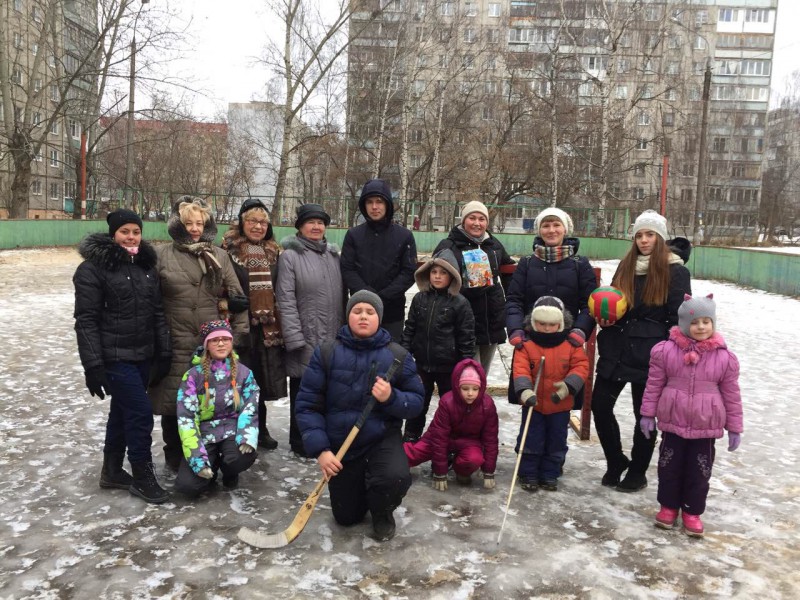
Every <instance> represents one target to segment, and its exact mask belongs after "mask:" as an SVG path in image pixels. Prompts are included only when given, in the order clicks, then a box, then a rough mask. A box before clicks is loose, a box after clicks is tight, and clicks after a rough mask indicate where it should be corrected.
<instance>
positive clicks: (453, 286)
mask: <svg viewBox="0 0 800 600" xmlns="http://www.w3.org/2000/svg"><path fill="white" fill-rule="evenodd" d="M414 279H416V282H417V287H418V288H419V293H418V294H417V295H416V296H414V299H413V300H412V301H411V308H410V309H409V311H408V319H407V320H406V325H405V329H404V331H403V338H402V341H401V342H400V343H401V344H402V346H403V347H404V348H407V349H408V350H409V351H410V352H411V353H412V354H413V355H414V360H415V361H416V363H417V372H418V373H419V376H420V379H422V384H423V386H424V387H425V404H424V407H423V409H422V412H421V413H420V414H419V415H418V416H417V417H415V418H413V419H409V420H407V421H406V428H405V435H404V436H403V440H404V441H406V442H413V441H416V440H417V439H418V438H419V437H420V436H421V435H422V430H423V429H424V428H425V415H426V414H427V413H428V407H429V406H430V404H431V396H433V385H434V384H436V386H437V387H438V388H439V397H441V396H442V395H443V394H445V393H446V392H449V391H450V390H451V388H452V383H451V380H450V374H451V373H452V372H453V368H454V367H455V366H456V364H457V363H458V362H460V361H461V360H463V359H465V358H472V355H473V353H474V352H475V317H474V315H473V314H472V308H471V307H470V304H469V302H468V301H467V299H466V298H464V296H462V295H461V294H460V291H461V275H460V274H459V272H458V261H457V260H456V257H455V255H454V254H453V252H452V251H451V250H442V251H441V252H438V253H436V254H434V255H433V258H431V259H429V260H428V261H426V262H425V264H423V265H422V266H421V267H420V268H419V269H417V271H416V273H414Z"/></svg>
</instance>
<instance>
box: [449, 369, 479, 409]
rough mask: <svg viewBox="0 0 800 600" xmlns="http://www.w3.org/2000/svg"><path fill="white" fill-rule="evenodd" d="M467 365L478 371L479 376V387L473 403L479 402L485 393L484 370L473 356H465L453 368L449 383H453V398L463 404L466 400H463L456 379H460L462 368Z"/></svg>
mask: <svg viewBox="0 0 800 600" xmlns="http://www.w3.org/2000/svg"><path fill="white" fill-rule="evenodd" d="M467 367H472V368H473V369H475V370H476V371H477V372H478V377H480V378H481V388H480V391H479V392H478V398H477V399H476V400H475V402H473V404H475V403H477V402H479V401H480V399H481V398H483V395H484V394H485V393H486V371H484V370H483V367H482V366H481V363H479V362H478V361H477V360H475V359H474V358H465V359H464V360H462V361H461V362H459V363H458V364H457V365H456V366H455V367H454V368H453V374H452V375H451V376H450V383H452V385H453V398H455V399H456V400H458V401H459V402H460V403H462V404H465V405H466V402H464V396H462V395H461V388H460V387H459V386H458V381H459V380H460V379H461V373H463V372H464V369H466V368H467Z"/></svg>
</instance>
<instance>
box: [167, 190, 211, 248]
mask: <svg viewBox="0 0 800 600" xmlns="http://www.w3.org/2000/svg"><path fill="white" fill-rule="evenodd" d="M183 202H191V203H193V204H197V205H198V206H200V207H202V208H207V204H206V201H205V200H203V199H202V198H195V197H194V196H181V197H180V198H178V199H177V200H176V201H175V202H174V204H173V205H172V212H171V213H170V216H169V220H168V221H167V233H169V236H170V237H171V238H172V239H173V240H175V241H176V242H178V243H180V244H191V243H194V241H193V240H192V236H190V235H189V232H188V231H186V226H185V225H184V224H183V222H182V221H181V215H180V213H179V212H178V208H179V207H180V205H181V204H182V203H183ZM215 239H217V222H216V221H215V220H214V211H211V210H210V211H209V212H208V221H206V223H205V225H204V226H203V233H202V234H201V235H200V239H199V240H198V242H213V241H214V240H215Z"/></svg>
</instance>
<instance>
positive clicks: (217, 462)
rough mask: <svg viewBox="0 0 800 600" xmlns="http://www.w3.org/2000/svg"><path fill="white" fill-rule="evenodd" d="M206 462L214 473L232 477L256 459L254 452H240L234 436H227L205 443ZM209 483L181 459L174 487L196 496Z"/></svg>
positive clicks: (181, 491)
mask: <svg viewBox="0 0 800 600" xmlns="http://www.w3.org/2000/svg"><path fill="white" fill-rule="evenodd" d="M205 446H206V452H208V462H209V463H211V470H212V471H214V474H215V475H216V474H217V471H222V476H223V477H233V476H236V475H238V474H239V473H241V472H242V471H246V470H247V469H249V468H250V467H251V466H252V465H253V463H254V462H255V460H256V452H251V453H250V454H242V453H241V452H239V445H238V444H237V443H236V439H235V438H232V437H231V438H227V439H224V440H222V441H221V442H220V443H218V444H206V445H205ZM210 485H211V480H210V479H204V478H203V477H200V476H199V475H196V474H195V472H194V471H192V468H191V467H190V466H189V463H188V462H187V461H186V460H182V461H181V466H180V468H179V469H178V476H177V477H176V478H175V489H176V490H177V491H179V492H180V493H182V494H186V495H187V496H192V497H195V496H198V495H199V494H201V493H202V492H203V491H204V490H206V489H207V488H208V487H209V486H210Z"/></svg>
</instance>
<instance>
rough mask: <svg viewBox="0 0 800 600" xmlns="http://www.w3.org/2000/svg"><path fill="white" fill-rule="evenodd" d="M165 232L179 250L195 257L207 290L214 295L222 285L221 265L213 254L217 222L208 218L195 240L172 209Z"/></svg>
mask: <svg viewBox="0 0 800 600" xmlns="http://www.w3.org/2000/svg"><path fill="white" fill-rule="evenodd" d="M167 232H168V233H169V236H170V237H171V238H172V240H173V242H172V243H173V245H174V246H175V248H176V249H177V250H178V251H179V252H185V253H187V254H191V255H192V256H194V257H196V258H197V262H198V264H199V265H200V271H201V272H202V273H203V276H204V277H205V279H206V287H207V288H208V291H209V292H211V293H212V294H215V295H216V294H217V292H218V291H219V290H220V288H221V287H222V265H221V264H219V261H218V260H217V257H216V256H214V245H213V242H214V238H216V237H217V224H216V223H215V222H214V220H213V218H211V219H209V220H208V222H207V223H206V225H205V227H204V228H203V233H202V235H201V236H200V239H199V240H198V241H196V242H195V241H194V240H193V239H192V236H190V235H189V232H188V231H186V225H184V224H183V223H182V222H181V218H180V215H178V213H177V211H173V214H172V216H171V217H170V218H169V223H168V224H167ZM206 275H207V276H208V277H206Z"/></svg>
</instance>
